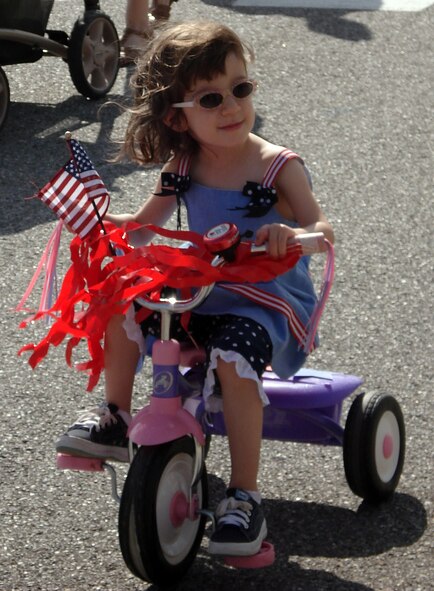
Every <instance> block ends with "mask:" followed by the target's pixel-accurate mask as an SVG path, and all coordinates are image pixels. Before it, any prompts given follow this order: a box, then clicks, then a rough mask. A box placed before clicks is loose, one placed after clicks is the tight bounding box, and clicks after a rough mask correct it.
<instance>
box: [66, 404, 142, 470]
mask: <svg viewBox="0 0 434 591" xmlns="http://www.w3.org/2000/svg"><path fill="white" fill-rule="evenodd" d="M130 422H131V416H130V415H129V414H128V413H127V412H125V411H123V410H119V409H118V407H117V406H116V405H115V404H107V403H106V402H103V403H102V404H100V405H99V406H98V407H96V408H94V409H92V410H89V411H87V412H86V413H85V414H83V415H82V416H81V417H79V419H78V420H77V421H76V422H75V423H74V424H73V425H72V426H71V427H69V429H68V430H67V432H66V433H65V434H64V435H62V436H61V437H59V439H58V440H57V441H56V451H57V453H62V454H69V455H73V456H80V457H87V458H98V459H104V460H117V461H119V462H128V461H129V456H128V438H127V430H128V425H129V424H130Z"/></svg>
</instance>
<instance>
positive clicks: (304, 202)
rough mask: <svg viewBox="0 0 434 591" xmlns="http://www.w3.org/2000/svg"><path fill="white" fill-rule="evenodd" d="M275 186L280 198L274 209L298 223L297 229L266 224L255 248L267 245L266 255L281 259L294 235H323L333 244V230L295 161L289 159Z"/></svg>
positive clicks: (259, 232)
mask: <svg viewBox="0 0 434 591" xmlns="http://www.w3.org/2000/svg"><path fill="white" fill-rule="evenodd" d="M275 186H276V189H277V193H278V195H279V202H278V204H277V206H276V207H277V209H278V211H279V213H280V214H281V215H283V217H285V218H287V219H288V220H292V221H295V222H297V223H298V225H299V227H298V228H290V227H289V226H286V225H285V224H266V225H264V226H262V227H261V228H259V230H258V231H257V233H256V239H255V242H256V244H257V245H260V244H264V243H265V242H267V243H268V252H269V254H270V255H271V256H272V257H275V258H281V257H283V256H284V255H285V253H286V245H287V242H288V240H289V239H290V238H293V237H294V236H295V235H297V234H305V233H306V232H322V233H323V234H324V235H325V237H326V238H327V239H328V240H329V241H330V242H334V234H333V229H332V227H331V225H330V223H329V222H328V220H327V218H326V217H325V215H324V213H323V212H322V210H321V208H320V206H319V204H318V202H317V200H316V199H315V197H314V195H313V193H312V191H311V188H310V186H309V183H308V180H307V177H306V173H305V171H304V168H303V165H302V164H301V163H300V162H299V161H298V160H295V159H294V160H290V161H289V162H288V163H287V164H286V165H285V166H284V167H283V168H282V170H281V172H280V173H279V175H278V177H277V180H276V185H275Z"/></svg>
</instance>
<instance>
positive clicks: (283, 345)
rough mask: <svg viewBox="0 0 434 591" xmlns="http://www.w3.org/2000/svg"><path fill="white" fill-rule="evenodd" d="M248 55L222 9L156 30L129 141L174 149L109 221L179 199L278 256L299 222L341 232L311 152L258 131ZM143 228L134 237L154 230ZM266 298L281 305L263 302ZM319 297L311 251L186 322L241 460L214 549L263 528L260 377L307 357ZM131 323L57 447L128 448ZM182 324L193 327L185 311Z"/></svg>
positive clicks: (99, 452)
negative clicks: (98, 396)
mask: <svg viewBox="0 0 434 591" xmlns="http://www.w3.org/2000/svg"><path fill="white" fill-rule="evenodd" d="M251 57H252V52H251V51H249V50H247V48H246V46H245V45H244V44H243V43H242V42H241V40H240V39H239V38H238V36H237V35H236V34H235V33H234V32H233V31H231V30H230V29H228V28H227V27H225V26H223V25H221V24H217V23H213V22H192V23H183V24H179V25H174V26H170V27H168V28H167V29H166V30H165V31H164V32H162V33H161V34H160V35H159V37H158V38H157V39H156V40H155V41H154V43H153V45H152V47H151V48H150V50H149V52H148V53H147V54H146V55H145V56H144V58H143V59H142V61H141V62H140V63H139V65H138V70H137V73H136V75H135V79H134V87H135V105H134V108H133V109H132V111H131V118H130V121H129V125H128V128H127V132H126V137H125V144H124V147H123V153H124V155H126V156H128V157H130V158H131V159H132V160H134V161H136V162H139V163H143V164H146V163H155V162H165V164H164V167H163V169H162V175H161V180H160V181H159V182H158V183H157V187H156V189H155V191H154V193H153V194H152V195H151V197H150V198H149V199H148V200H147V201H146V202H145V203H144V205H143V206H142V207H141V209H140V210H139V211H138V212H137V213H136V214H134V215H127V214H124V215H109V214H107V215H106V219H107V220H110V221H111V222H113V223H115V224H116V225H118V226H122V225H124V224H126V223H127V222H130V221H135V222H138V223H139V224H147V223H154V224H158V225H164V224H165V223H166V222H167V220H168V219H169V217H170V216H171V215H172V213H173V212H174V211H176V209H177V208H179V203H180V201H182V202H183V203H184V205H185V206H186V209H187V216H188V225H189V228H190V229H191V230H194V231H196V232H199V233H204V232H206V231H207V230H208V229H209V228H210V227H212V226H214V225H217V224H219V223H222V222H227V221H230V222H234V223H236V224H237V226H238V228H239V230H240V233H241V235H242V236H244V237H252V239H253V240H254V241H255V242H256V244H258V245H259V244H263V243H267V244H268V252H269V253H270V255H271V256H272V257H275V258H279V257H282V256H283V254H284V252H285V249H286V244H287V241H288V240H289V239H290V238H292V237H293V236H294V235H296V234H300V233H305V232H323V233H324V234H325V236H326V237H327V238H328V240H330V241H333V231H332V229H331V227H330V224H329V223H328V221H327V219H326V218H325V216H324V214H323V213H322V211H321V209H320V207H319V205H318V203H317V202H316V200H315V198H314V196H313V194H312V191H311V188H310V184H309V180H308V175H307V173H306V170H305V168H304V165H303V161H302V160H301V158H300V157H299V156H297V155H296V154H295V153H293V152H291V151H290V150H288V149H285V148H282V147H280V146H276V145H273V144H271V143H269V142H267V141H265V140H264V139H262V138H260V137H258V136H257V135H254V134H253V133H252V128H253V125H254V120H255V111H254V107H253V95H254V92H255V90H256V86H257V85H256V82H255V81H254V80H251V79H250V78H249V74H248V71H247V65H248V61H249V58H251ZM178 213H179V211H178ZM140 232H141V235H140V236H137V231H136V232H135V234H136V235H135V236H131V238H132V239H134V240H138V239H140V240H146V239H148V238H149V237H148V236H146V232H145V231H139V233H140ZM270 300H271V301H272V303H273V307H272V308H270V307H269V306H268V305H267V306H265V305H264V302H270ZM315 301H316V299H315V295H314V291H313V286H312V283H311V280H310V278H309V273H308V266H307V261H306V259H305V258H303V259H301V260H300V261H299V262H298V264H297V265H296V266H295V267H294V268H293V269H292V270H290V271H289V272H287V273H286V274H284V275H282V276H280V277H279V278H277V279H275V280H274V281H270V282H267V283H258V284H255V285H236V286H235V285H230V284H224V285H223V284H222V285H218V286H216V287H215V288H214V290H213V292H212V293H211V295H210V296H209V297H208V299H207V300H206V301H205V302H204V303H203V304H202V305H201V306H200V307H199V308H197V309H196V310H195V311H194V313H193V314H192V317H191V320H190V323H189V327H188V329H189V332H190V333H191V334H192V335H193V337H194V339H195V340H196V341H198V342H200V343H202V344H203V346H204V347H205V349H206V352H207V374H206V383H205V388H204V395H205V397H206V399H207V404H208V408H210V409H215V408H216V405H218V404H219V403H222V406H223V412H224V418H225V423H226V428H227V433H228V440H229V449H230V456H231V467H232V468H231V474H230V480H229V488H228V490H227V493H226V498H225V499H224V500H223V501H222V502H221V503H220V505H219V506H218V508H217V513H216V515H217V527H216V529H215V531H214V533H213V534H212V537H211V541H210V546H209V550H210V552H212V553H216V554H234V555H249V554H254V553H256V552H257V551H258V550H259V548H260V546H261V542H262V540H263V539H264V537H265V536H266V533H267V527H266V523H265V518H264V514H263V510H262V506H261V496H260V493H259V491H258V486H257V476H258V470H259V460H260V448H261V434H262V419H263V406H264V405H265V404H267V398H266V395H265V393H264V390H263V388H262V385H261V376H262V374H263V372H264V370H265V368H266V366H267V365H269V364H270V365H272V367H273V369H274V371H275V372H276V373H278V374H279V375H280V376H282V377H288V376H290V375H292V374H294V373H295V372H296V371H297V370H298V369H299V368H300V367H301V365H302V364H303V362H304V360H305V353H304V352H303V343H304V342H305V338H306V333H307V330H306V326H307V323H308V321H309V318H310V315H311V313H312V311H313V308H314V305H315ZM131 317H133V314H131ZM132 325H134V321H132V318H129V319H128V318H127V320H126V319H125V318H124V317H123V316H119V317H113V318H112V319H111V321H110V324H109V326H108V329H107V332H106V339H105V393H106V403H104V404H103V405H102V406H101V407H100V408H99V409H97V411H96V412H95V411H94V412H93V413H91V414H89V415H87V416H85V417H82V418H81V419H80V420H79V421H78V422H77V423H75V424H74V425H73V426H72V427H71V428H70V429H69V430H68V432H67V433H66V434H65V435H63V436H62V437H61V438H60V439H59V440H58V442H57V446H56V447H57V450H58V451H59V452H64V453H69V454H77V455H87V456H94V457H105V458H107V457H108V458H112V459H119V460H126V459H127V448H126V446H127V438H126V431H127V426H128V424H129V421H130V414H129V412H130V406H131V396H132V388H133V380H134V374H135V369H136V365H137V362H138V358H139V345H138V343H137V341H136V340H135V338H134V336H133V333H134V330H133V329H134V326H132ZM136 327H137V325H136ZM142 331H143V334H144V335H145V336H147V335H149V334H155V333H156V332H157V331H158V323H157V322H156V320H154V319H152V320H147V321H145V322H144V324H143V326H142ZM127 333H128V336H127ZM173 336H175V337H176V338H178V339H182V338H183V337H184V340H186V338H187V336H186V334H185V332H184V329H183V328H181V325H180V323H178V324H176V323H175V326H174V329H173Z"/></svg>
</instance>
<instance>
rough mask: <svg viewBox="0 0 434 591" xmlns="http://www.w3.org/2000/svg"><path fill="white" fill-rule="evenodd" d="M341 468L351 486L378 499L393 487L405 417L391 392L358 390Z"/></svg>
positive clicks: (401, 459)
mask: <svg viewBox="0 0 434 591" xmlns="http://www.w3.org/2000/svg"><path fill="white" fill-rule="evenodd" d="M343 451H344V468H345V475H346V478H347V482H348V484H349V487H350V488H351V490H352V491H353V492H354V493H355V494H356V495H358V496H359V497H362V498H363V499H366V500H367V501H370V502H374V503H376V502H377V503H378V502H381V501H384V500H386V499H387V498H389V497H390V496H391V495H392V494H393V492H394V491H395V489H396V487H397V485H398V482H399V478H400V476H401V472H402V467H403V463H404V454H405V427H404V418H403V415H402V411H401V408H400V406H399V404H398V402H397V401H396V400H395V398H393V396H390V395H387V394H378V393H364V394H359V396H357V398H356V399H355V400H354V402H353V404H352V405H351V408H350V411H349V413H348V417H347V421H346V425H345V432H344V446H343Z"/></svg>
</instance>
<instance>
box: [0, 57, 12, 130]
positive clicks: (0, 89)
mask: <svg viewBox="0 0 434 591" xmlns="http://www.w3.org/2000/svg"><path fill="white" fill-rule="evenodd" d="M9 103H10V92H9V83H8V79H7V77H6V74H5V72H4V70H3V69H2V68H0V129H1V128H2V127H3V125H4V123H5V121H6V117H7V116H8V111H9Z"/></svg>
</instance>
